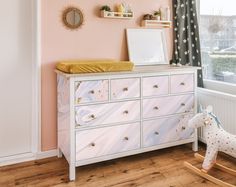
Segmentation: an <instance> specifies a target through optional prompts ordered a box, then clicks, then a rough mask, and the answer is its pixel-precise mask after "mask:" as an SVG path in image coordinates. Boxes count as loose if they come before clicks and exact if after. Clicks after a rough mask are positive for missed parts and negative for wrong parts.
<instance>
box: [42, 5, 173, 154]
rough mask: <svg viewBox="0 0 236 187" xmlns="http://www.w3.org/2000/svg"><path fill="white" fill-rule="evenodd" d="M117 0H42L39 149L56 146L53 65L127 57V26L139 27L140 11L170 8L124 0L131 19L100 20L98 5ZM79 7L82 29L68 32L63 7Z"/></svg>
mask: <svg viewBox="0 0 236 187" xmlns="http://www.w3.org/2000/svg"><path fill="white" fill-rule="evenodd" d="M120 2H122V1H118V0H109V1H108V0H106V1H104V0H80V1H76V0H60V1H59V0H42V80H41V81H42V127H41V129H42V142H41V143H42V150H43V151H47V150H51V149H55V148H56V147H57V134H56V129H57V128H56V123H57V117H56V74H55V73H54V69H55V64H56V63H57V62H58V61H59V60H63V59H99V58H102V59H104V58H106V59H117V60H128V52H127V45H126V36H125V29H126V28H139V27H140V20H141V17H142V15H143V14H145V13H152V12H153V11H155V10H157V9H158V8H159V7H166V6H170V7H171V0H138V1H134V0H126V1H125V2H126V3H128V4H130V5H131V7H132V10H133V11H134V15H135V17H134V19H132V20H114V19H102V18H100V17H99V7H100V6H102V5H104V4H108V5H110V6H111V7H112V6H113V5H114V4H117V3H120ZM70 5H74V6H77V7H79V8H80V9H81V10H82V11H83V13H84V16H85V22H84V25H83V26H82V28H81V29H79V30H77V31H71V30H68V29H66V28H65V27H64V26H63V24H62V22H61V14H62V11H63V9H64V8H65V7H67V6H70ZM166 32H167V36H168V38H167V39H168V41H167V42H168V48H169V58H171V53H172V46H171V41H172V30H171V29H166Z"/></svg>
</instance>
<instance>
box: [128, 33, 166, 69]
mask: <svg viewBox="0 0 236 187" xmlns="http://www.w3.org/2000/svg"><path fill="white" fill-rule="evenodd" d="M126 31H127V42H128V52H129V60H130V61H132V62H133V63H134V64H135V65H157V64H169V62H168V60H167V45H166V37H165V33H164V30H162V29H127V30H126Z"/></svg>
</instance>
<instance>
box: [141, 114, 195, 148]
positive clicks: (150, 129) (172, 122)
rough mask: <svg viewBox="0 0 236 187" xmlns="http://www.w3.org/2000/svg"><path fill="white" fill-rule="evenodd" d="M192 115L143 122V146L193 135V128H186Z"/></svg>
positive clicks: (187, 137) (188, 137)
mask: <svg viewBox="0 0 236 187" xmlns="http://www.w3.org/2000/svg"><path fill="white" fill-rule="evenodd" d="M191 117H192V115H186V116H177V117H172V118H162V119H157V120H151V121H145V122H143V146H144V147H150V146H155V145H159V144H164V143H169V142H175V141H179V140H184V139H190V138H193V137H194V132H195V131H194V129H190V128H188V120H189V119H190V118H191Z"/></svg>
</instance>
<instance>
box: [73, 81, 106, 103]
mask: <svg viewBox="0 0 236 187" xmlns="http://www.w3.org/2000/svg"><path fill="white" fill-rule="evenodd" d="M108 85H109V81H108V80H96V81H78V82H76V83H75V104H82V103H90V102H102V101H108V98H109V97H108V90H109V88H108Z"/></svg>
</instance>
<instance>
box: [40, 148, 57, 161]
mask: <svg viewBox="0 0 236 187" xmlns="http://www.w3.org/2000/svg"><path fill="white" fill-rule="evenodd" d="M57 152H58V151H57V149H53V150H50V151H44V152H38V153H37V154H36V160H40V159H44V158H50V157H54V156H57Z"/></svg>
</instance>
